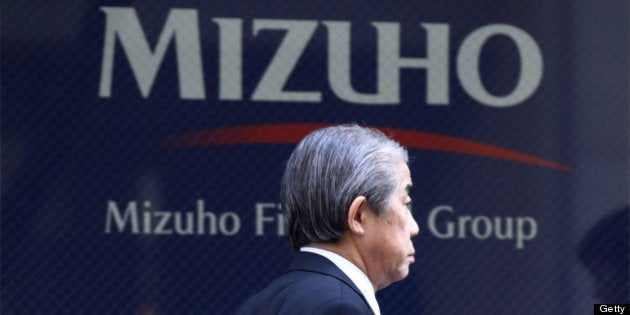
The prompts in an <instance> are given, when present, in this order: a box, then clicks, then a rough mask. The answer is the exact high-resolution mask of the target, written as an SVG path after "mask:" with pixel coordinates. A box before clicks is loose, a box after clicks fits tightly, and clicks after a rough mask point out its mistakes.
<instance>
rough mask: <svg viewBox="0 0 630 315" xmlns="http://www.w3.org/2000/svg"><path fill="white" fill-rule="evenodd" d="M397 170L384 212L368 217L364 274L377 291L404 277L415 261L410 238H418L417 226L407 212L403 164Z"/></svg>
mask: <svg viewBox="0 0 630 315" xmlns="http://www.w3.org/2000/svg"><path fill="white" fill-rule="evenodd" d="M398 168H399V174H400V175H401V176H400V181H399V183H398V186H397V188H396V191H395V192H394V194H393V195H392V197H391V200H390V202H389V206H388V208H387V211H386V212H385V213H383V214H381V216H377V215H376V214H375V213H373V212H372V211H369V213H370V214H368V216H370V217H369V219H370V220H368V221H367V222H368V224H367V226H366V236H367V241H368V242H367V249H366V252H367V254H366V257H365V258H367V259H366V269H367V270H366V271H367V275H368V277H369V278H370V280H371V281H372V283H373V284H374V285H375V286H376V289H377V290H378V289H382V288H384V287H386V286H388V285H389V284H391V283H392V282H395V281H399V280H402V279H403V278H405V277H406V276H407V274H409V265H410V264H411V263H413V262H414V261H415V257H414V254H415V251H414V248H413V243H412V242H411V238H412V237H414V236H416V235H418V232H419V227H418V223H417V222H416V220H415V219H414V218H413V216H412V214H411V209H410V206H411V198H410V197H409V189H410V188H411V175H410V173H409V168H408V167H407V165H406V164H405V163H403V162H400V163H399V164H398Z"/></svg>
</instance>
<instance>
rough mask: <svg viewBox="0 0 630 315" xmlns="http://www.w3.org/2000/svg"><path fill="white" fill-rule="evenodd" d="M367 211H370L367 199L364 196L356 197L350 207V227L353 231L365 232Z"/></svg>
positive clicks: (361, 233)
mask: <svg viewBox="0 0 630 315" xmlns="http://www.w3.org/2000/svg"><path fill="white" fill-rule="evenodd" d="M366 211H369V207H368V204H367V200H366V199H365V197H363V196H359V197H356V198H355V199H354V200H353V201H352V203H351V204H350V208H349V209H348V229H349V230H350V232H352V233H356V234H360V235H363V233H365V219H366V216H365V215H366V213H365V212H366Z"/></svg>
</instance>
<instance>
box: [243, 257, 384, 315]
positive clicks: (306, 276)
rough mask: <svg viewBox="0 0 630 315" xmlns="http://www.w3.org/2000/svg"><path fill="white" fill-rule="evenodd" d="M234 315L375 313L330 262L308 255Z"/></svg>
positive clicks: (353, 286) (355, 288)
mask: <svg viewBox="0 0 630 315" xmlns="http://www.w3.org/2000/svg"><path fill="white" fill-rule="evenodd" d="M237 314H239V315H244V314H366V315H367V314H374V313H373V312H372V309H371V308H370V306H369V304H368V303H367V300H366V299H365V297H363V295H362V294H361V291H359V289H358V288H357V287H356V286H355V285H354V283H353V282H352V281H351V280H350V278H348V276H346V275H345V274H344V273H343V272H342V271H341V270H340V269H339V268H338V267H337V266H336V265H335V264H334V263H333V262H331V261H330V260H328V259H327V258H325V257H323V256H321V255H317V254H313V253H308V252H299V253H297V254H296V255H295V258H294V259H293V262H292V264H291V266H290V267H289V270H288V271H287V272H286V273H285V274H283V275H282V276H280V277H278V278H276V279H275V280H274V281H272V282H271V283H270V284H269V285H268V286H267V287H266V288H265V289H263V290H262V291H260V292H258V293H257V294H256V295H254V296H253V297H251V298H250V299H249V300H247V302H245V304H243V305H242V306H241V308H240V309H239V310H238V312H237Z"/></svg>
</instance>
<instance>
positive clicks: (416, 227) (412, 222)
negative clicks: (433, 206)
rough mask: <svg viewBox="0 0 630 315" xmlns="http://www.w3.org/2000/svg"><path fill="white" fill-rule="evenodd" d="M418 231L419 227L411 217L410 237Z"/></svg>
mask: <svg viewBox="0 0 630 315" xmlns="http://www.w3.org/2000/svg"><path fill="white" fill-rule="evenodd" d="M419 233H420V227H419V226H418V222H416V219H415V218H414V217H411V237H414V236H416V235H418V234H419Z"/></svg>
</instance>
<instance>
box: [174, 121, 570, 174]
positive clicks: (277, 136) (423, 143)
mask: <svg viewBox="0 0 630 315" xmlns="http://www.w3.org/2000/svg"><path fill="white" fill-rule="evenodd" d="M328 126H331V125H327V124H279V125H260V126H242V127H229V128H221V129H213V130H204V131H196V132H189V133H184V134H179V135H174V136H171V137H169V138H167V139H166V140H165V141H164V142H163V145H164V146H167V147H203V146H212V145H226V144H260V143H298V142H299V141H300V140H302V138H304V137H305V136H306V135H308V134H309V133H311V132H312V131H314V130H316V129H320V128H324V127H328ZM374 128H376V129H379V130H381V131H382V132H384V133H385V134H387V135H388V136H390V137H392V138H393V139H395V140H396V141H398V142H399V143H400V144H401V145H403V146H405V147H407V148H413V149H424V150H436V151H446V152H453V153H459V154H468V155H477V156H485V157H490V158H496V159H502V160H508V161H514V162H520V163H526V164H532V165H538V166H543V167H548V168H553V169H558V170H562V171H570V170H571V168H570V167H568V166H566V165H563V164H560V163H556V162H553V161H549V160H545V159H541V158H538V157H535V156H531V155H528V154H525V153H520V152H517V151H513V150H509V149H504V148H501V147H497V146H492V145H488V144H485V143H481V142H476V141H471V140H466V139H462V138H455V137H450V136H444V135H439V134H433V133H428V132H422V131H412V130H405V129H397V128H389V127H374Z"/></svg>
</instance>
